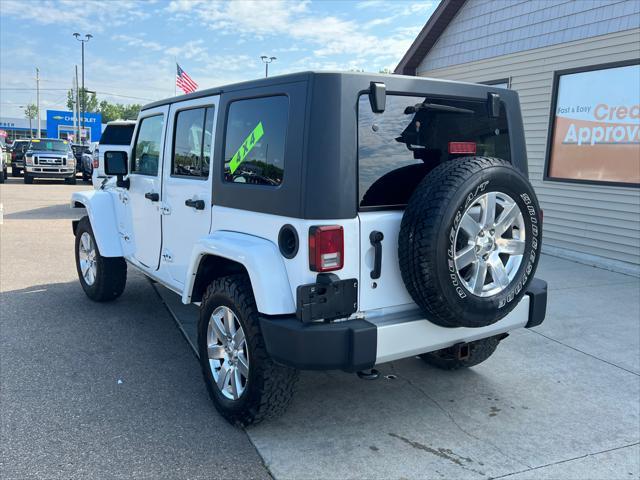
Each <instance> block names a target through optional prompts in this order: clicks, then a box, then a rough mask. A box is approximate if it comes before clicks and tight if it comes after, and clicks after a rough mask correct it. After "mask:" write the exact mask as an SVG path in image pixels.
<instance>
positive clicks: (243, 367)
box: [238, 353, 249, 378]
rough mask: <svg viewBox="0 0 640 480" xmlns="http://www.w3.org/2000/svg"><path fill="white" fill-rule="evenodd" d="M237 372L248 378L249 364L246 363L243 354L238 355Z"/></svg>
mask: <svg viewBox="0 0 640 480" xmlns="http://www.w3.org/2000/svg"><path fill="white" fill-rule="evenodd" d="M238 370H240V373H241V374H242V376H243V377H244V378H249V362H247V359H246V357H245V356H244V353H241V354H239V355H238Z"/></svg>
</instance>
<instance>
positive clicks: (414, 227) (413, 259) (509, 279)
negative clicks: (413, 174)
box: [398, 157, 542, 327]
mask: <svg viewBox="0 0 640 480" xmlns="http://www.w3.org/2000/svg"><path fill="white" fill-rule="evenodd" d="M541 241H542V229H541V217H540V208H539V206H538V201H537V198H536V195H535V193H534V192H533V188H532V187H531V185H530V184H529V181H528V180H527V178H526V177H525V176H524V175H523V174H522V173H520V172H519V171H518V170H516V169H515V168H514V167H513V166H512V165H511V164H510V163H509V162H506V161H504V160H501V159H497V158H487V157H468V158H462V159H456V160H452V161H449V162H446V163H443V164H441V165H439V166H438V167H436V168H435V169H434V170H433V171H432V172H431V173H430V174H429V175H427V177H426V178H424V179H423V181H422V182H421V183H420V185H418V187H417V188H416V190H415V192H414V193H413V195H412V196H411V199H410V200H409V203H408V205H407V208H406V210H405V213H404V216H403V218H402V224H401V228H400V235H399V240H398V257H399V260H400V271H401V274H402V279H403V280H404V283H405V285H406V287H407V290H408V291H409V293H410V294H411V297H412V298H413V300H414V301H415V302H416V303H417V304H418V305H419V306H420V307H421V308H422V309H423V310H424V311H425V313H426V314H427V315H428V317H429V320H430V321H432V322H433V323H435V324H437V325H441V326H444V327H483V326H486V325H490V324H492V323H495V322H497V321H498V320H500V319H501V318H503V317H504V316H505V315H507V314H508V313H509V312H510V311H511V310H512V309H513V308H514V307H515V306H516V304H517V303H518V301H519V300H520V298H521V297H522V295H524V293H525V290H526V287H527V285H528V284H529V282H530V281H531V279H532V278H533V275H534V273H535V270H536V267H537V264H538V258H539V254H540V246H541Z"/></svg>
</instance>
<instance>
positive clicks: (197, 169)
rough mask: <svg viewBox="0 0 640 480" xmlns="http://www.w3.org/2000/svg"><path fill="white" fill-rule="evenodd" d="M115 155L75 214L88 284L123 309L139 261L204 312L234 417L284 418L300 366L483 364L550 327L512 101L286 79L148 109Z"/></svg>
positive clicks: (443, 89)
mask: <svg viewBox="0 0 640 480" xmlns="http://www.w3.org/2000/svg"><path fill="white" fill-rule="evenodd" d="M104 159H105V162H104V168H105V172H106V174H107V175H113V176H114V178H111V179H110V180H108V181H106V182H105V183H104V185H102V187H101V188H100V189H98V190H95V191H88V192H78V193H75V194H74V195H73V197H72V202H71V203H72V207H76V208H86V211H87V216H86V217H84V218H82V219H81V220H80V221H76V222H74V223H73V232H74V234H75V237H76V263H77V270H78V276H79V279H80V283H81V285H82V288H83V289H84V291H85V292H86V294H87V295H88V296H89V297H90V298H91V299H93V300H96V301H108V300H113V299H115V298H117V297H118V296H119V295H120V294H121V293H122V292H123V290H124V287H125V282H126V277H127V267H128V266H132V267H134V268H136V269H138V270H140V271H142V272H143V273H144V274H145V275H147V276H148V277H150V278H152V279H153V280H155V281H157V282H159V283H161V284H163V285H165V286H167V287H168V288H170V289H172V290H173V291H175V292H177V293H178V294H179V295H181V296H182V301H183V302H184V303H196V304H198V305H199V307H200V320H199V325H198V350H199V356H200V363H201V366H202V371H203V374H204V379H205V382H206V385H207V388H208V391H209V394H210V395H211V398H212V399H213V402H214V403H215V406H216V408H217V409H218V410H219V411H220V413H221V414H222V415H223V416H224V417H226V418H227V419H228V420H229V421H231V422H233V423H236V424H241V425H247V424H250V423H255V422H258V421H260V420H262V419H264V418H267V417H269V416H272V415H274V414H277V413H280V412H282V411H283V410H284V409H285V408H286V406H287V405H288V403H289V401H290V399H291V396H292V393H293V386H294V383H295V381H296V378H297V371H298V369H341V370H344V371H347V372H359V373H360V374H361V376H373V375H375V373H373V371H369V372H365V371H366V370H369V369H372V368H373V367H374V366H375V365H377V364H380V363H384V362H389V361H392V360H397V359H401V358H405V357H411V356H414V355H420V356H421V357H422V358H423V359H424V360H425V361H426V362H428V363H430V364H432V365H435V366H437V367H441V368H445V369H454V368H460V367H469V366H473V365H476V364H478V363H480V362H482V361H484V360H486V359H487V358H488V357H489V356H490V355H491V354H492V353H493V352H494V351H495V349H496V347H497V345H498V342H499V341H500V340H502V339H503V338H505V337H506V334H507V332H509V331H511V330H513V329H516V328H521V327H532V326H535V325H539V324H540V323H541V322H542V321H543V319H544V316H545V310H546V284H545V283H544V282H543V281H541V280H534V278H533V276H534V273H535V270H536V265H537V262H538V258H539V254H540V247H541V239H542V228H541V227H542V225H541V220H542V212H541V211H540V209H539V206H538V202H537V200H536V196H535V193H534V192H533V189H532V188H531V185H530V184H529V182H528V180H527V158H526V151H525V143H524V134H523V127H522V119H521V115H520V108H519V102H518V96H517V93H516V92H513V91H509V90H503V89H499V88H496V87H492V86H486V85H474V84H465V83H458V82H444V81H439V80H431V79H425V78H415V77H403V76H395V75H393V76H392V75H387V76H384V75H369V74H358V73H329V72H327V73H317V72H306V73H298V74H292V75H285V76H280V77H272V78H268V79H262V80H256V81H251V82H246V83H241V84H236V85H230V86H226V87H221V88H216V89H210V90H204V91H201V92H196V93H192V94H190V95H184V96H180V97H176V98H171V99H168V100H164V101H158V102H155V103H152V104H149V105H147V106H145V107H144V108H143V109H142V111H141V113H140V116H139V118H138V121H137V124H136V127H135V133H134V136H133V140H132V145H131V150H130V154H129V155H127V153H126V152H116V151H111V152H110V151H105V152H104Z"/></svg>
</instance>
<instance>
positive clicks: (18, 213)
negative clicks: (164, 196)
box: [0, 179, 640, 480]
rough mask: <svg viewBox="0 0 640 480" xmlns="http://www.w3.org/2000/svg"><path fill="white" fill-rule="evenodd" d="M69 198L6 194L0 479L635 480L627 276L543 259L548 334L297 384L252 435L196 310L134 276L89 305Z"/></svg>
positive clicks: (12, 186)
mask: <svg viewBox="0 0 640 480" xmlns="http://www.w3.org/2000/svg"><path fill="white" fill-rule="evenodd" d="M79 188H86V187H81V186H77V187H73V186H65V185H62V183H57V182H56V183H53V182H52V183H50V184H42V183H40V184H38V183H36V184H35V185H23V184H22V183H21V182H18V181H16V180H14V179H10V180H9V183H8V184H5V185H1V186H0V201H2V203H3V206H4V224H3V225H1V226H0V244H1V245H0V260H1V262H0V269H1V270H0V292H1V293H0V327H1V330H0V348H1V350H0V387H1V393H0V395H1V396H0V427H1V432H0V433H1V458H0V462H1V466H0V468H1V470H0V477H1V478H3V479H13V478H16V479H18V478H20V479H22V478H88V477H92V478H267V477H268V476H269V474H271V475H272V476H273V477H274V478H276V479H292V480H293V479H325V478H327V479H329V478H330V479H333V478H350V479H361V478H367V479H370V478H371V479H373V478H376V479H377V478H379V479H387V478H394V479H401V478H402V479H422V478H430V479H432V478H435V479H452V478H456V479H458V478H471V479H475V478H478V479H481V478H508V479H517V480H523V479H545V478H546V479H636V478H640V460H639V459H640V448H639V445H640V322H638V318H640V280H639V279H638V278H637V277H630V276H626V275H622V274H619V273H614V272H609V271H606V270H601V269H597V268H593V267H588V266H584V265H580V264H577V263H574V262H570V261H567V260H562V259H558V258H555V257H550V256H543V258H542V260H541V265H540V268H539V273H538V276H540V277H541V278H544V279H546V280H547V281H548V282H549V284H550V294H549V310H548V316H547V320H546V322H545V323H544V324H543V325H542V326H540V327H537V328H535V329H532V330H520V331H517V332H514V333H513V334H512V335H511V336H510V337H509V338H507V339H506V340H504V341H503V342H502V343H501V345H500V346H499V348H498V351H497V352H496V353H495V354H494V355H493V356H492V357H491V358H490V359H489V360H488V361H486V362H485V363H483V364H481V365H479V366H477V367H475V368H473V369H468V370H464V371H457V372H444V371H440V370H437V369H435V368H432V367H429V366H427V365H426V364H424V363H423V362H422V361H421V360H419V359H418V358H409V359H405V360H402V361H398V362H393V363H390V364H385V365H382V366H381V367H380V370H381V372H382V374H383V375H382V377H381V378H380V379H379V380H375V381H364V380H360V379H358V378H357V377H356V376H355V375H349V374H345V373H341V372H304V373H303V374H302V376H301V381H300V382H299V383H298V387H297V391H296V396H295V398H294V401H293V404H292V405H291V408H290V409H289V411H288V412H287V413H286V414H285V415H284V416H282V417H281V418H279V419H276V420H272V421H268V422H265V423H262V424H260V425H258V426H255V427H250V428H248V429H247V430H246V433H245V431H242V430H239V429H236V428H233V427H231V426H229V425H228V424H227V423H226V422H224V421H223V420H222V419H221V418H220V417H219V416H218V414H217V413H216V411H215V409H214V408H213V407H212V405H211V403H210V401H209V399H208V397H207V394H206V391H205V387H204V384H203V382H202V379H201V377H200V371H199V367H198V364H197V361H196V359H195V357H194V354H193V352H192V350H191V348H190V346H189V343H188V342H187V341H186V340H185V338H184V337H183V334H182V333H183V332H182V331H183V330H184V333H185V337H187V338H188V337H189V336H191V335H192V329H193V325H194V316H195V314H196V310H195V307H193V306H183V305H181V304H180V302H179V299H178V298H177V296H176V295H175V294H173V293H170V292H168V291H167V290H165V289H163V288H162V287H157V292H158V293H159V295H158V293H156V291H155V290H154V287H152V286H151V285H150V284H149V282H148V281H147V280H146V279H144V278H143V277H142V276H141V275H140V274H137V273H134V272H133V270H132V269H130V270H129V272H130V276H129V279H128V282H127V288H126V290H125V293H124V294H123V296H122V297H121V298H120V299H119V300H117V301H116V302H113V303H111V304H95V303H93V302H91V301H89V300H88V299H87V298H86V297H85V295H84V293H83V292H82V290H81V288H80V286H79V284H78V282H77V279H76V273H75V266H74V262H73V237H72V234H71V226H70V220H71V219H72V218H74V217H75V216H76V215H79V214H82V211H77V210H76V211H73V210H70V209H69V208H68V199H69V197H70V194H71V192H72V191H74V190H75V189H79ZM174 318H175V319H176V320H177V322H174Z"/></svg>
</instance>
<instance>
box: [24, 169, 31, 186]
mask: <svg viewBox="0 0 640 480" xmlns="http://www.w3.org/2000/svg"><path fill="white" fill-rule="evenodd" d="M22 181H23V182H24V183H25V184H27V185H31V184H32V183H33V177H32V176H31V175H28V174H27V172H25V173H24V177H23V178H22Z"/></svg>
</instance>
